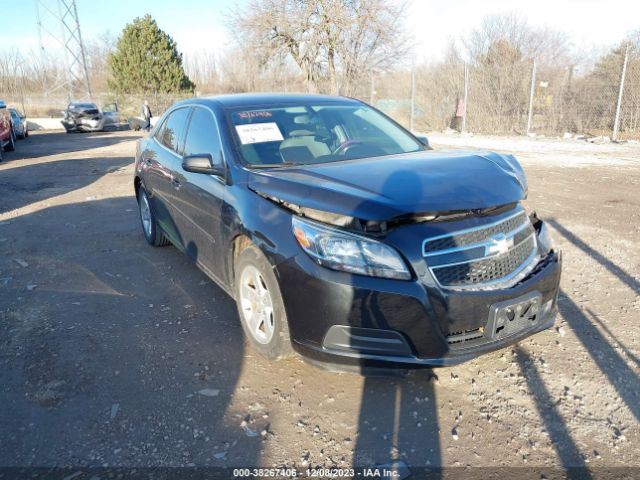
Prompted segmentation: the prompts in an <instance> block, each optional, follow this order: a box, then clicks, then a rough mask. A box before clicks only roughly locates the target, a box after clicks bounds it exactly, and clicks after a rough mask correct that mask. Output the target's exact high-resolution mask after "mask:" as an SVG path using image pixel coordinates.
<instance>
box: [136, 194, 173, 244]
mask: <svg viewBox="0 0 640 480" xmlns="http://www.w3.org/2000/svg"><path fill="white" fill-rule="evenodd" d="M138 208H139V210H140V223H141V224H142V233H144V238H145V240H146V241H147V242H148V243H149V245H153V246H154V247H164V246H166V245H169V243H170V242H169V240H168V239H167V237H165V236H164V233H163V232H162V230H161V229H160V228H159V227H158V224H157V222H156V218H155V216H154V215H153V210H151V205H150V204H149V197H148V196H147V192H146V191H145V189H144V188H140V191H139V192H138Z"/></svg>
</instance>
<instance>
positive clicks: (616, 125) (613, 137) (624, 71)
mask: <svg viewBox="0 0 640 480" xmlns="http://www.w3.org/2000/svg"><path fill="white" fill-rule="evenodd" d="M628 61H629V44H628V43H627V48H625V50H624V62H622V74H621V75H620V88H619V89H618V103H617V104H616V118H615V120H614V122H613V134H612V135H611V140H613V141H614V142H617V141H618V129H619V128H620V108H621V107H622V94H623V93H624V77H625V76H626V74H627V62H628Z"/></svg>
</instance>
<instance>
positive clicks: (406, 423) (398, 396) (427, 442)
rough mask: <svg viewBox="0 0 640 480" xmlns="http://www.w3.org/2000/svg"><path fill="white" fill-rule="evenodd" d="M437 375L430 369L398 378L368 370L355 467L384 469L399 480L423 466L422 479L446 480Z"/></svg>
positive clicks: (363, 393)
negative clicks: (375, 373)
mask: <svg viewBox="0 0 640 480" xmlns="http://www.w3.org/2000/svg"><path fill="white" fill-rule="evenodd" d="M435 378H437V377H436V376H435V374H434V373H433V372H432V371H431V370H428V369H424V370H417V371H414V372H411V373H409V374H406V375H402V374H400V373H398V374H397V375H396V376H395V377H394V376H388V374H387V375H385V376H373V375H372V373H369V374H368V376H367V377H366V378H365V382H364V387H363V390H362V399H361V403H360V412H359V418H358V436H357V439H356V445H355V448H354V455H353V465H354V466H355V467H357V468H360V469H362V468H380V469H384V472H383V473H382V475H383V476H384V475H387V476H388V477H389V478H397V479H399V480H400V479H404V478H408V477H409V476H410V475H412V474H414V473H415V472H412V467H418V468H419V471H420V474H421V475H422V477H421V478H429V479H430V480H431V479H439V478H441V469H442V455H441V447H440V427H439V421H438V409H437V398H436V393H435V389H434V380H435ZM388 472H393V473H388ZM389 475H391V476H389Z"/></svg>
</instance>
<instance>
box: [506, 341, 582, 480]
mask: <svg viewBox="0 0 640 480" xmlns="http://www.w3.org/2000/svg"><path fill="white" fill-rule="evenodd" d="M514 351H515V352H516V361H517V363H518V366H519V368H520V371H521V372H522V375H523V376H524V378H525V380H526V382H527V385H528V387H529V392H530V393H531V394H532V395H531V398H533V400H534V402H535V405H536V409H537V410H538V414H539V416H540V418H541V419H542V420H543V422H544V426H545V428H546V431H547V433H548V434H549V438H550V440H551V443H552V445H553V447H554V448H555V450H556V453H557V454H558V457H559V459H560V463H561V464H562V466H563V467H564V469H565V472H564V474H565V475H567V478H580V479H585V480H587V479H590V478H592V475H591V473H590V471H589V469H588V468H587V464H586V462H585V460H584V458H583V457H582V454H581V453H580V449H579V448H578V446H577V445H576V443H575V441H574V440H573V438H572V437H571V433H570V432H569V430H568V428H567V425H566V423H565V421H564V420H563V418H562V415H561V414H560V412H559V411H558V408H557V407H556V401H555V400H554V399H553V398H552V396H551V394H550V393H549V390H547V387H546V386H545V384H544V381H543V380H542V378H541V376H540V372H539V371H538V369H537V368H536V365H535V363H534V361H533V360H532V359H531V357H530V355H529V353H527V351H526V350H524V349H523V348H522V347H521V346H516V347H515V348H514ZM555 473H557V472H555Z"/></svg>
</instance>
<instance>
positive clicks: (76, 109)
mask: <svg viewBox="0 0 640 480" xmlns="http://www.w3.org/2000/svg"><path fill="white" fill-rule="evenodd" d="M62 114H63V115H64V118H63V119H62V120H61V123H62V126H63V127H64V129H65V130H66V131H67V133H72V132H99V131H102V130H106V129H108V128H118V127H119V126H120V114H119V113H118V105H117V104H115V103H111V104H109V105H105V106H104V108H103V109H102V111H101V110H100V109H99V108H98V106H97V105H96V104H95V103H91V102H71V103H69V105H67V109H66V110H65V111H63V112H62Z"/></svg>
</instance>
